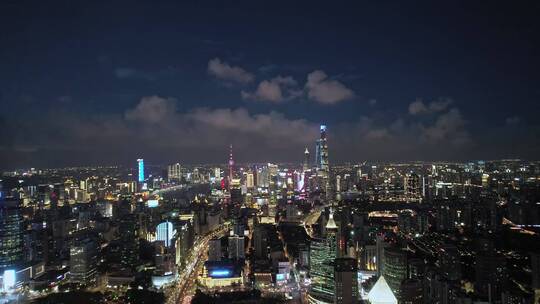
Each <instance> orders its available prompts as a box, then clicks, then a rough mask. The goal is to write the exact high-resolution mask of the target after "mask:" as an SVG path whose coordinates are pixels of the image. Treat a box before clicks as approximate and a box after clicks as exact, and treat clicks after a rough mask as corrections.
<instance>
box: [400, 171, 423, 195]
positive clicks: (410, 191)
mask: <svg viewBox="0 0 540 304" xmlns="http://www.w3.org/2000/svg"><path fill="white" fill-rule="evenodd" d="M403 190H404V192H405V195H406V196H407V197H408V198H409V199H413V200H418V199H420V198H421V196H422V188H421V184H420V176H418V174H416V173H412V172H411V173H407V174H406V175H405V177H404V178H403Z"/></svg>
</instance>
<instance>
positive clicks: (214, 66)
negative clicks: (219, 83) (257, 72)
mask: <svg viewBox="0 0 540 304" xmlns="http://www.w3.org/2000/svg"><path fill="white" fill-rule="evenodd" d="M208 73H209V74H210V75H212V76H214V77H216V78H218V79H220V80H224V81H228V82H235V83H240V84H247V83H250V82H252V81H253V80H254V79H255V76H254V75H253V74H251V73H249V72H248V71H246V70H244V69H242V68H241V67H237V66H231V65H229V64H228V63H227V62H222V61H221V59H219V58H214V59H211V60H210V61H208Z"/></svg>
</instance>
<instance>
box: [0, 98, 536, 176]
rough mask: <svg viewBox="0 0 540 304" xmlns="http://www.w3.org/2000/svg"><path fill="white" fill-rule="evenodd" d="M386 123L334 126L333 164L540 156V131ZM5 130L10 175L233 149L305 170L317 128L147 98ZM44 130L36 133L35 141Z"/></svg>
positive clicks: (401, 119) (455, 114)
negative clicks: (503, 137) (490, 134)
mask: <svg viewBox="0 0 540 304" xmlns="http://www.w3.org/2000/svg"><path fill="white" fill-rule="evenodd" d="M387 119H388V116H380V115H373V116H361V117H359V118H358V119H356V120H354V121H350V122H341V123H338V124H330V125H329V126H328V127H329V128H328V140H329V146H330V159H331V161H332V163H337V162H340V161H363V160H378V161H381V160H422V159H423V160H429V159H433V160H456V159H466V158H469V157H471V155H476V154H477V155H479V156H481V157H515V156H516V154H515V153H516V152H515V151H516V146H519V145H523V144H526V147H522V146H520V147H521V150H520V151H527V153H528V155H537V154H538V153H540V147H539V146H538V145H535V146H534V145H533V146H531V145H530V142H534V141H533V140H532V138H535V136H538V134H540V133H539V131H538V128H537V129H536V130H535V131H534V132H530V134H529V133H527V134H521V135H519V136H520V137H518V136H516V135H511V134H509V135H508V137H509V138H515V143H514V144H513V145H511V146H508V145H506V144H504V145H500V144H499V143H500V141H499V140H498V138H495V139H491V138H487V137H485V136H478V135H476V134H474V133H471V132H470V131H469V130H468V129H467V126H468V124H467V121H466V119H465V118H464V117H463V115H462V113H461V112H460V111H459V109H457V108H450V109H447V110H445V111H440V112H436V113H433V114H432V115H430V116H428V117H419V116H416V115H409V114H408V112H404V113H401V114H399V115H397V116H396V117H394V118H393V119H390V120H387ZM0 126H2V128H0V131H1V132H0V164H4V166H7V165H10V166H17V165H23V166H38V167H39V166H43V164H45V165H46V166H63V165H85V164H104V163H110V164H126V162H127V163H128V164H131V163H132V162H133V160H134V159H136V158H139V157H144V158H146V159H149V160H151V161H152V162H154V163H167V162H170V161H180V162H185V163H208V162H226V160H227V149H228V148H227V147H228V146H229V144H233V145H234V147H235V155H236V157H237V160H238V161H239V162H251V161H255V162H258V161H263V162H264V161H294V160H298V161H301V158H302V155H303V151H304V148H305V147H306V146H308V147H313V146H314V144H315V140H316V139H317V138H318V136H319V134H318V129H319V128H318V125H317V124H316V123H314V122H310V121H309V120H306V119H298V118H290V117H287V116H285V115H284V114H282V113H278V112H275V111H270V112H267V113H253V112H250V111H248V110H247V109H245V108H236V109H231V108H218V109H210V108H195V109H191V110H188V111H178V110H177V106H176V100H175V99H174V98H168V97H160V96H146V97H143V98H141V99H140V101H139V102H138V103H137V104H136V105H135V106H133V107H131V108H128V109H126V110H125V111H124V112H122V113H118V114H115V115H107V116H102V115H98V116H87V115H82V114H77V113H72V112H65V113H58V112H57V111H55V112H50V113H44V114H43V115H42V116H41V117H40V118H39V119H31V120H25V121H24V123H19V124H12V123H10V122H7V121H4V122H3V121H2V120H1V119H0ZM38 128H39V130H40V132H35V130H36V129H38ZM497 132H499V131H497ZM505 132H510V129H508V128H507V130H505ZM497 134H498V133H497ZM527 136H528V137H527ZM524 148H526V149H524ZM311 149H312V148H310V150H311ZM474 153H476V154H474ZM493 153H497V154H496V155H494V154H493ZM517 156H519V155H517ZM81 160H84V161H83V162H84V163H81Z"/></svg>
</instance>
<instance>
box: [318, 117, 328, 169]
mask: <svg viewBox="0 0 540 304" xmlns="http://www.w3.org/2000/svg"><path fill="white" fill-rule="evenodd" d="M320 131H321V137H320V138H319V139H318V140H317V145H316V149H315V151H316V162H317V169H318V170H320V171H323V172H325V173H328V171H329V166H328V143H327V140H326V126H325V125H321V127H320Z"/></svg>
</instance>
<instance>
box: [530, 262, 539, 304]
mask: <svg viewBox="0 0 540 304" xmlns="http://www.w3.org/2000/svg"><path fill="white" fill-rule="evenodd" d="M531 269H532V286H531V287H532V289H533V290H534V301H535V302H534V303H539V300H540V254H538V253H532V254H531Z"/></svg>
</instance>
